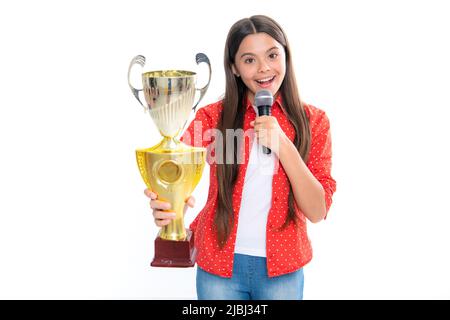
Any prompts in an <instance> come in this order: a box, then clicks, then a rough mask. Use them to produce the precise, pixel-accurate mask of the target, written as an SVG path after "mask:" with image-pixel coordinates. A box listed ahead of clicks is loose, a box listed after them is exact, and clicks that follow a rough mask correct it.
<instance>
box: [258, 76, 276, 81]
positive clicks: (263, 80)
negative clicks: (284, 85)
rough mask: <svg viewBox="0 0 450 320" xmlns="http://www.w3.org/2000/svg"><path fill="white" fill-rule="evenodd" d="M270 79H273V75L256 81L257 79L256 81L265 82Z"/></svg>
mask: <svg viewBox="0 0 450 320" xmlns="http://www.w3.org/2000/svg"><path fill="white" fill-rule="evenodd" d="M272 79H273V77H270V78H266V79H261V80H256V81H258V82H266V81H269V80H272Z"/></svg>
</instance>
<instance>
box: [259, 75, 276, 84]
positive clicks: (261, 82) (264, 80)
mask: <svg viewBox="0 0 450 320" xmlns="http://www.w3.org/2000/svg"><path fill="white" fill-rule="evenodd" d="M273 79H275V76H272V77H269V78H265V79H261V80H256V82H258V83H259V84H269V83H272V81H273Z"/></svg>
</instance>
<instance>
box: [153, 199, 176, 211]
mask: <svg viewBox="0 0 450 320" xmlns="http://www.w3.org/2000/svg"><path fill="white" fill-rule="evenodd" d="M170 207H171V206H170V203H169V202H165V201H160V200H152V201H150V208H152V209H159V210H169V209H170Z"/></svg>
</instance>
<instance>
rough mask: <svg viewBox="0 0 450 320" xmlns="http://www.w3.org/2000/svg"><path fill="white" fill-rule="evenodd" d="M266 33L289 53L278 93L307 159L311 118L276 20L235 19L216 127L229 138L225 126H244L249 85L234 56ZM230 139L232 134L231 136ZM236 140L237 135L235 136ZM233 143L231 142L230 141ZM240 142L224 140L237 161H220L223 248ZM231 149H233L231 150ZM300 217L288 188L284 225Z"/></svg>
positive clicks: (230, 222)
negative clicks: (237, 70) (252, 37)
mask: <svg viewBox="0 0 450 320" xmlns="http://www.w3.org/2000/svg"><path fill="white" fill-rule="evenodd" d="M260 32H264V33H267V34H268V35H269V36H271V37H272V38H274V39H275V40H276V41H277V42H279V43H280V44H282V45H283V47H284V50H285V53H286V74H285V77H284V80H283V82H282V84H281V87H280V90H279V93H280V94H281V95H282V96H281V97H282V101H283V107H284V109H285V111H286V113H287V115H288V118H289V120H290V122H291V123H292V125H293V127H294V128H295V139H294V144H295V146H296V148H297V149H298V151H299V153H300V156H301V157H302V159H303V160H304V161H305V162H306V161H307V156H308V153H309V148H310V141H311V134H310V131H309V121H308V119H307V117H306V114H305V110H304V108H303V105H302V102H301V100H300V96H299V93H298V88H297V83H296V80H295V74H294V69H293V66H292V62H291V50H290V47H289V43H288V40H287V38H286V35H285V33H284V31H283V29H282V28H281V26H280V25H279V24H278V23H277V22H275V21H274V20H273V19H271V18H269V17H266V16H263V15H257V16H252V17H250V18H245V19H242V20H239V21H238V22H236V23H235V24H234V25H233V26H232V27H231V29H230V31H229V33H228V37H227V40H226V44H225V54H224V67H225V76H226V87H225V95H224V98H223V112H222V115H221V117H220V119H219V122H218V125H217V129H219V130H220V131H221V132H222V135H223V137H225V139H228V137H227V134H226V129H234V130H236V129H242V127H243V123H244V113H245V106H244V102H245V98H246V94H247V87H246V86H245V84H244V83H243V82H242V80H241V78H239V77H237V76H235V75H234V73H233V71H232V65H233V64H234V62H235V60H234V58H235V55H236V53H237V51H238V49H239V46H240V44H241V42H242V40H243V39H244V38H245V37H246V36H247V35H250V34H255V33H260ZM230 138H231V137H230ZM233 139H234V138H233ZM230 142H231V141H230ZM236 143H237V141H236V140H234V141H232V142H231V144H230V143H228V142H227V141H226V140H225V143H223V146H222V147H223V150H222V154H223V155H226V154H227V153H226V152H227V150H226V146H227V145H228V146H230V145H234V148H233V149H232V150H234V161H233V162H232V163H231V164H229V163H226V162H225V161H223V163H218V164H217V181H218V185H219V191H218V205H217V211H216V215H215V217H214V223H215V227H216V231H217V239H218V243H219V245H220V247H221V248H223V247H224V245H225V243H226V241H227V239H228V237H229V235H230V233H231V229H232V226H233V223H234V210H233V201H232V195H233V194H232V192H230V190H233V187H234V185H235V183H236V179H237V176H238V169H239V165H238V161H237V147H236ZM230 152H232V151H231V150H230ZM297 219H298V217H297V216H296V214H295V209H294V195H293V192H292V187H290V191H289V212H288V215H287V218H286V221H285V222H284V225H283V226H282V228H286V227H287V226H288V225H289V224H290V223H291V222H294V223H297Z"/></svg>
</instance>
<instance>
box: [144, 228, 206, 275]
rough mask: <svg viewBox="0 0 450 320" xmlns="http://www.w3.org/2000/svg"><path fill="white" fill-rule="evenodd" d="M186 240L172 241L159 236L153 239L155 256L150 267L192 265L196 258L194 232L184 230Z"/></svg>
mask: <svg viewBox="0 0 450 320" xmlns="http://www.w3.org/2000/svg"><path fill="white" fill-rule="evenodd" d="M186 233H187V236H186V240H183V241H172V240H164V239H161V238H160V237H157V238H156V239H155V256H154V258H153V261H152V263H151V264H150V265H151V266H152V267H172V268H187V267H193V266H194V264H195V259H196V258H197V250H196V249H195V247H194V233H193V232H192V231H191V230H189V229H188V230H186Z"/></svg>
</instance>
